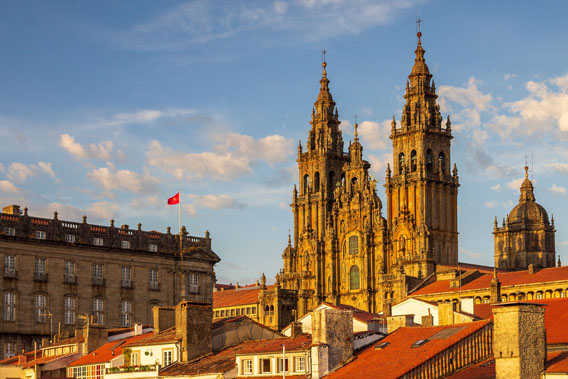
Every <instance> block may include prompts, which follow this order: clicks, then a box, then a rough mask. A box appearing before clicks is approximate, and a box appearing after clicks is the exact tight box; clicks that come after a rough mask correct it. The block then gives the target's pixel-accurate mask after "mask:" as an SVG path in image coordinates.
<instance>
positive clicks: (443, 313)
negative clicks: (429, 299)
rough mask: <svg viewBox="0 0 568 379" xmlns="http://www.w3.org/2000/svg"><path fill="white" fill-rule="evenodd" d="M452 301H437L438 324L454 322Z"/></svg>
mask: <svg viewBox="0 0 568 379" xmlns="http://www.w3.org/2000/svg"><path fill="white" fill-rule="evenodd" d="M454 316H455V311H454V303H452V302H450V301H447V302H444V303H438V325H452V324H455V317H454Z"/></svg>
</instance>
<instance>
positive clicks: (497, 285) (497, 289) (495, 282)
mask: <svg viewBox="0 0 568 379" xmlns="http://www.w3.org/2000/svg"><path fill="white" fill-rule="evenodd" d="M531 266H532V265H530V266H529V274H530V273H531V272H530V271H531ZM489 291H490V296H491V298H490V300H489V302H490V303H491V304H497V303H499V302H500V301H501V282H500V281H499V278H498V277H497V269H496V268H493V279H491V285H490V289H489Z"/></svg>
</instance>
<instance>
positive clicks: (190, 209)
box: [181, 204, 197, 217]
mask: <svg viewBox="0 0 568 379" xmlns="http://www.w3.org/2000/svg"><path fill="white" fill-rule="evenodd" d="M181 207H182V209H183V211H184V212H185V213H186V214H188V215H189V216H191V217H195V216H197V210H196V209H195V205H193V204H182V206H181Z"/></svg>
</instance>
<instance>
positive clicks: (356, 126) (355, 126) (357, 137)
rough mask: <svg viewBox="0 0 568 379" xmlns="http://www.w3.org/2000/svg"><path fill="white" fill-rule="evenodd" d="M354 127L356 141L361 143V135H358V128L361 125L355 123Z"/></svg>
mask: <svg viewBox="0 0 568 379" xmlns="http://www.w3.org/2000/svg"><path fill="white" fill-rule="evenodd" d="M353 127H354V128H355V141H359V134H358V133H357V128H358V127H359V124H357V123H355V124H354V125H353Z"/></svg>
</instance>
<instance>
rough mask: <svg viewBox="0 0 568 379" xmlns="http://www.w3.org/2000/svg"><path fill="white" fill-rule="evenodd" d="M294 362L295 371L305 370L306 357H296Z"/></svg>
mask: <svg viewBox="0 0 568 379" xmlns="http://www.w3.org/2000/svg"><path fill="white" fill-rule="evenodd" d="M295 360H296V362H295V363H294V365H295V368H296V371H297V372H304V371H306V358H305V357H296V359H295Z"/></svg>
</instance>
